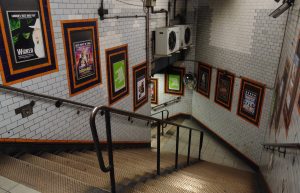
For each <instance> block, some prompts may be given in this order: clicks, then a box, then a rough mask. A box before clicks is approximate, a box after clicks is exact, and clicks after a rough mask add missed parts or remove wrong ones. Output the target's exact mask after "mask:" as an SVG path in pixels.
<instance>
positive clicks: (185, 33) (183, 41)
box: [176, 25, 193, 49]
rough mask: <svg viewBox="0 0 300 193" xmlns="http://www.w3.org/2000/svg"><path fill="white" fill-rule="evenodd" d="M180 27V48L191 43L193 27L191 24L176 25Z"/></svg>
mask: <svg viewBox="0 0 300 193" xmlns="http://www.w3.org/2000/svg"><path fill="white" fill-rule="evenodd" d="M176 26H177V27H179V28H180V46H179V47H180V49H182V48H186V47H187V46H190V45H192V43H193V42H192V37H193V28H192V26H191V25H176Z"/></svg>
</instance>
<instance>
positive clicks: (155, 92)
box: [151, 78, 158, 104]
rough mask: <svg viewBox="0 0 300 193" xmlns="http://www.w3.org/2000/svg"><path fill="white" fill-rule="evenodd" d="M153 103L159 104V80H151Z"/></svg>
mask: <svg viewBox="0 0 300 193" xmlns="http://www.w3.org/2000/svg"><path fill="white" fill-rule="evenodd" d="M151 103H152V104H158V79H157V78H151Z"/></svg>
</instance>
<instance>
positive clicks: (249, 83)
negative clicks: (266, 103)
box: [237, 78, 265, 126]
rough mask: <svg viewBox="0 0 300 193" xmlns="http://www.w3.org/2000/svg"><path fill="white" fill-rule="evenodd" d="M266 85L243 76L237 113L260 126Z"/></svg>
mask: <svg viewBox="0 0 300 193" xmlns="http://www.w3.org/2000/svg"><path fill="white" fill-rule="evenodd" d="M264 94H265V86H264V85H263V84H260V83H258V82H255V81H253V80H249V79H245V78H242V80H241V90H240V97H239V104H238V111H237V114H238V115H239V116H240V117H242V118H244V119H245V120H247V121H249V122H250V123H253V124H254V125H256V126H259V122H260V116H261V110H262V106H263V100H264Z"/></svg>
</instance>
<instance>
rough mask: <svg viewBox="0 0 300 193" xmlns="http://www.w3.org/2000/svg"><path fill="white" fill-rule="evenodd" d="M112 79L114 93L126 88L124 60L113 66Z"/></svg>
mask: <svg viewBox="0 0 300 193" xmlns="http://www.w3.org/2000/svg"><path fill="white" fill-rule="evenodd" d="M113 79H114V86H115V88H114V91H115V92H118V91H119V90H122V89H123V88H125V86H126V79H125V62H124V60H122V61H118V62H116V63H114V64H113Z"/></svg>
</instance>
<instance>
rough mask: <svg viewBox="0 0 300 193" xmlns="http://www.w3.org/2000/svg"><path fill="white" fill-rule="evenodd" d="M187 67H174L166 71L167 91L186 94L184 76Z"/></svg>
mask: <svg viewBox="0 0 300 193" xmlns="http://www.w3.org/2000/svg"><path fill="white" fill-rule="evenodd" d="M184 74H185V69H184V68H180V67H172V68H170V69H168V70H167V72H166V73H165V93H169V94H174V95H181V96H183V95H184V85H183V80H182V79H183V76H184Z"/></svg>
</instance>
